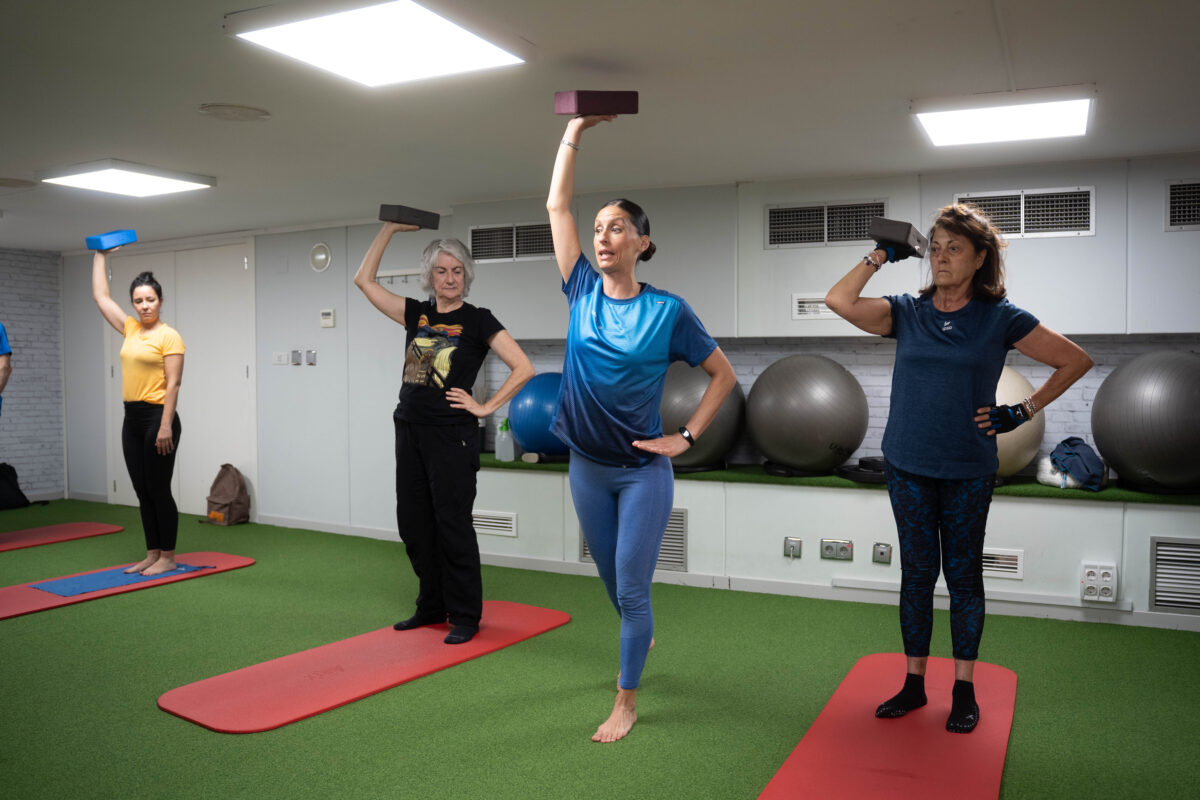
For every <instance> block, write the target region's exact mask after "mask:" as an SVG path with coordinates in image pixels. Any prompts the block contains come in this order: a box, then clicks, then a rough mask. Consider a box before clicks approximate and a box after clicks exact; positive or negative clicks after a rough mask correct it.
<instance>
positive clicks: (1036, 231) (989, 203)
mask: <svg viewBox="0 0 1200 800" xmlns="http://www.w3.org/2000/svg"><path fill="white" fill-rule="evenodd" d="M954 200H955V201H956V202H960V203H965V204H966V205H971V206H975V207H976V208H978V209H979V210H980V211H982V212H983V213H984V214H986V215H987V216H988V218H989V219H991V220H992V222H993V224H995V225H996V227H998V228H999V229H1000V231H1001V232H1002V233H1003V234H1004V235H1005V236H1006V237H1008V238H1010V239H1033V238H1042V237H1050V236H1091V235H1093V234H1095V233H1096V215H1095V209H1096V189H1095V187H1094V186H1076V187H1073V188H1068V189H1017V190H1013V191H1006V192H963V193H961V194H956V195H955V196H954Z"/></svg>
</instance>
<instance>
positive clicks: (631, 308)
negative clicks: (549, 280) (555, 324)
mask: <svg viewBox="0 0 1200 800" xmlns="http://www.w3.org/2000/svg"><path fill="white" fill-rule="evenodd" d="M641 287H642V291H641V292H640V293H639V294H638V295H637V296H636V297H631V298H629V299H628V300H614V299H613V298H611V297H608V296H607V295H605V294H604V282H603V281H602V280H601V279H600V275H599V274H598V273H597V272H596V270H594V269H593V268H592V265H591V264H590V263H589V262H588V260H587V259H586V258H584V256H583V255H582V254H581V255H580V256H579V260H577V261H576V262H575V266H574V268H573V269H572V270H571V277H570V278H569V279H568V280H567V281H566V282H565V283H564V284H563V293H564V294H565V295H566V296H567V304H568V305H569V306H570V309H571V316H570V321H569V323H568V325H567V352H566V356H565V357H564V358H563V379H562V386H561V387H560V388H559V392H558V407H557V409H556V411H555V414H554V420H553V422H552V423H551V426H550V428H551V430H553V431H554V433H555V434H556V435H557V436H558V438H559V439H562V440H563V442H565V443H566V444H567V446H568V447H570V448H571V449H572V450H574V451H576V452H577V453H579V454H580V455H583V456H586V457H587V458H590V459H592V460H593V461H599V462H601V463H604V464H612V465H615V466H640V465H643V464H647V463H649V462H650V460H651V459H653V458H654V457H655V456H654V454H653V453H647V452H645V451H644V450H638V449H637V448H635V447H634V446H633V444H632V443H633V442H634V441H635V440H639V439H654V438H657V437H659V436H661V435H662V417H661V415H660V414H659V410H658V407H659V404H660V403H661V402H662V393H663V384H664V383H665V381H666V377H667V367H668V366H670V364H671V362H672V361H686V362H687V363H688V364H690V365H691V366H693V367H694V366H697V365H698V364H700V363H701V362H702V361H704V359H706V358H708V357H709V355H710V354H711V353H712V352H713V351H714V350H716V349H717V343H716V342H715V341H714V340H713V338H712V337H711V336H709V335H708V332H707V331H705V330H704V326H703V325H702V324H701V323H700V320H699V319H697V317H696V314H695V312H693V311H692V309H691V306H689V305H688V304H687V302H685V301H684V299H683V298H682V297H679V296H677V295H673V294H671V293H670V292H664V291H663V290H662V289H655V288H654V287H653V286H651V285H649V284H646V283H643V284H641Z"/></svg>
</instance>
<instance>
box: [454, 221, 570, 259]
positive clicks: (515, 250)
mask: <svg viewBox="0 0 1200 800" xmlns="http://www.w3.org/2000/svg"><path fill="white" fill-rule="evenodd" d="M553 255H554V241H553V239H551V236H550V223H548V222H543V223H534V224H529V225H478V226H475V227H472V228H471V257H472V258H474V259H475V260H476V261H519V260H522V259H534V258H538V259H540V258H546V257H547V256H553Z"/></svg>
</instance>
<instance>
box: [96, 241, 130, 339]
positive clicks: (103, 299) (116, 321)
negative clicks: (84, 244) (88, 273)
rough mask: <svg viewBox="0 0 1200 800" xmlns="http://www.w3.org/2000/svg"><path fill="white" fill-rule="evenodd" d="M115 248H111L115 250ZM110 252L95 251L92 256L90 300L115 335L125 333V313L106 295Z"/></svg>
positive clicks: (110, 296)
mask: <svg viewBox="0 0 1200 800" xmlns="http://www.w3.org/2000/svg"><path fill="white" fill-rule="evenodd" d="M116 249H117V248H115V247H114V248H113V250H116ZM111 252H112V250H97V251H96V254H95V255H93V256H92V299H93V300H95V301H96V307H97V308H99V309H100V316H102V317H104V319H106V320H108V324H109V325H112V326H113V327H114V328H116V329H117V333H120V334H122V335H123V334H124V333H125V312H124V311H122V310H121V307H120V306H119V305H117V301H116V300H113V299H112V295H110V294H109V293H108V254H109V253H111Z"/></svg>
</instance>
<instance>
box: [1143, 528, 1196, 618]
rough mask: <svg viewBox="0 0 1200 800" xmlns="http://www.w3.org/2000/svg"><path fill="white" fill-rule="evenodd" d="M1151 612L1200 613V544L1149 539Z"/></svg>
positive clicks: (1165, 539) (1187, 540)
mask: <svg viewBox="0 0 1200 800" xmlns="http://www.w3.org/2000/svg"><path fill="white" fill-rule="evenodd" d="M1150 610H1151V611H1166V612H1170V613H1175V614H1200V542H1198V541H1195V540H1192V539H1167V538H1162V537H1158V536H1152V537H1150Z"/></svg>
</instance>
